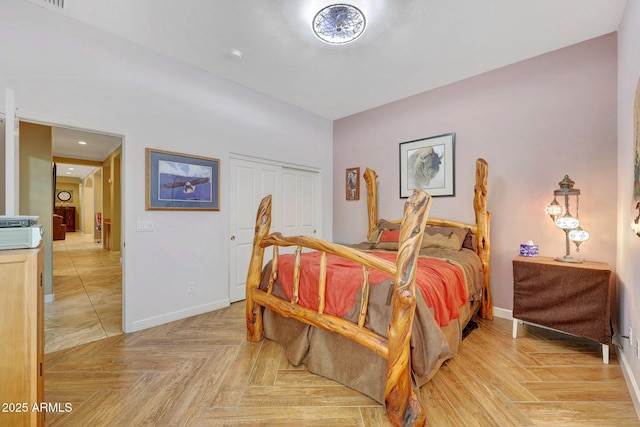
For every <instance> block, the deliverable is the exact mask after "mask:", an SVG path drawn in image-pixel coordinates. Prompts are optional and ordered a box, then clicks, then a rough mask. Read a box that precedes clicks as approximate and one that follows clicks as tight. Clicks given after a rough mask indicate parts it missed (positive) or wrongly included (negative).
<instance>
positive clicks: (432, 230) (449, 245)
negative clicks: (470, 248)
mask: <svg viewBox="0 0 640 427" xmlns="http://www.w3.org/2000/svg"><path fill="white" fill-rule="evenodd" d="M467 231H468V230H467V229H466V228H459V227H441V226H429V227H427V228H425V230H424V236H423V238H422V246H421V247H422V248H440V249H449V250H452V251H459V250H460V249H462V244H463V243H464V241H465V239H466V237H467Z"/></svg>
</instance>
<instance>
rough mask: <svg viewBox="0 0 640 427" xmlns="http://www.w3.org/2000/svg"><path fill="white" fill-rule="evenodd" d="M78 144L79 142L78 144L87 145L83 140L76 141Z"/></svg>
mask: <svg viewBox="0 0 640 427" xmlns="http://www.w3.org/2000/svg"><path fill="white" fill-rule="evenodd" d="M78 144H80V145H87V143H86V142H84V141H78Z"/></svg>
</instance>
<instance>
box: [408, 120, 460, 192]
mask: <svg viewBox="0 0 640 427" xmlns="http://www.w3.org/2000/svg"><path fill="white" fill-rule="evenodd" d="M455 136H456V134H455V133H453V132H452V133H446V134H443V135H438V136H432V137H429V138H424V139H416V140H414V141H407V142H402V143H400V197H401V198H405V197H409V196H410V195H411V193H412V192H413V190H414V189H422V190H425V191H426V192H427V193H429V194H430V195H431V196H434V197H437V196H454V195H455V181H454V178H455V175H454V164H455V163H454V157H453V156H454V145H455Z"/></svg>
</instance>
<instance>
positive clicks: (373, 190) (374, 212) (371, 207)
mask: <svg viewBox="0 0 640 427" xmlns="http://www.w3.org/2000/svg"><path fill="white" fill-rule="evenodd" d="M362 176H363V177H364V181H365V183H366V184H367V213H368V216H369V230H368V231H367V239H368V238H370V237H371V233H372V232H373V230H374V229H375V228H376V225H378V185H377V183H376V178H377V177H378V175H376V173H375V172H374V171H373V170H372V169H369V168H367V169H365V171H364V174H362Z"/></svg>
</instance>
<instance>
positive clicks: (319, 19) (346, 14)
mask: <svg viewBox="0 0 640 427" xmlns="http://www.w3.org/2000/svg"><path fill="white" fill-rule="evenodd" d="M366 26H367V21H366V19H365V17H364V14H363V13H362V12H361V11H360V9H358V8H357V7H355V6H351V5H349V4H333V5H331V6H327V7H325V8H323V9H321V10H320V12H318V13H317V14H316V16H315V17H314V18H313V23H312V28H313V32H314V33H315V35H316V36H318V38H319V39H320V40H322V41H324V42H326V43H330V44H345V43H349V42H352V41H354V40H355V39H357V38H358V37H360V36H361V35H362V33H363V32H364V29H365V27H366Z"/></svg>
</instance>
